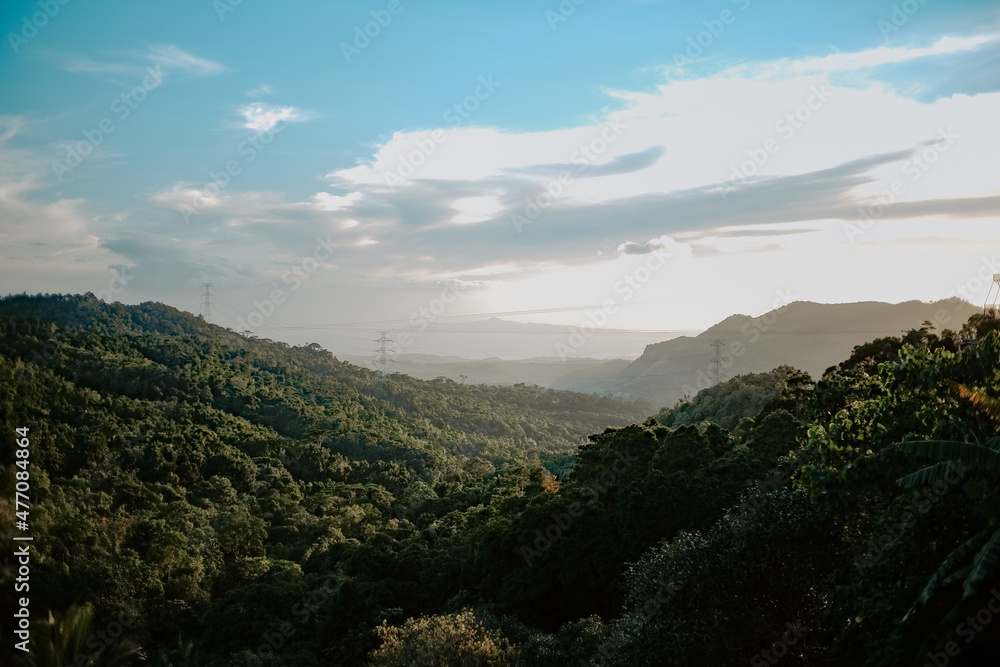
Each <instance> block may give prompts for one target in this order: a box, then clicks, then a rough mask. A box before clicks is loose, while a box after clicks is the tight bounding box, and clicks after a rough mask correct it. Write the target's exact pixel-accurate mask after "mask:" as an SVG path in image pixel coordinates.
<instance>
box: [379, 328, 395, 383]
mask: <svg viewBox="0 0 1000 667" xmlns="http://www.w3.org/2000/svg"><path fill="white" fill-rule="evenodd" d="M388 335H389V332H388V331H379V332H378V338H376V339H375V345H376V346H377V347H376V348H375V370H377V371H378V379H379V382H385V377H386V375H388V374H389V362H391V361H392V359H391V358H390V356H389V355H390V354H391V353H392V352H391V350H390V349H389V344H390V343H392V342H393V341H392V340H390V339H389V338H388Z"/></svg>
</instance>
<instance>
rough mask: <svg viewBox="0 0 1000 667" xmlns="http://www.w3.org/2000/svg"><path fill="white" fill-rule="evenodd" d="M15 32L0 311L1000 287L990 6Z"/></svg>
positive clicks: (286, 308) (383, 306) (650, 6)
mask: <svg viewBox="0 0 1000 667" xmlns="http://www.w3.org/2000/svg"><path fill="white" fill-rule="evenodd" d="M378 18H381V19H382V22H383V23H384V25H377V24H376V23H374V21H376V20H377V19H378ZM32 24H34V25H32ZM366 27H367V28H368V30H369V32H370V33H372V34H374V36H372V37H370V38H367V43H366V42H364V41H357V42H355V39H356V36H357V33H358V32H363V31H364V30H365V29H366ZM375 33H377V34H375ZM0 34H2V35H4V40H3V41H4V43H3V45H2V50H0V81H2V82H3V91H4V94H3V95H2V96H0V165H2V166H0V234H4V236H3V237H0V257H3V265H2V266H0V292H3V293H7V292H20V291H28V292H38V291H42V292H76V291H88V290H89V291H93V292H95V293H99V294H100V293H101V292H102V290H103V291H104V292H103V295H104V296H107V297H109V298H112V299H117V300H122V301H125V302H132V303H134V302H139V301H144V300H150V299H155V300H162V301H165V302H168V303H171V304H173V305H177V306H181V307H189V308H191V309H195V308H196V306H194V305H192V300H194V301H196V299H197V290H198V286H199V285H200V284H201V283H204V282H211V283H212V284H213V285H214V286H215V290H216V292H217V293H218V294H219V298H220V300H221V299H222V298H225V299H226V300H227V304H228V306H227V308H226V309H225V310H223V309H222V308H219V309H218V311H217V315H216V319H217V320H218V321H219V323H220V324H223V325H225V326H233V327H234V328H235V327H236V326H237V320H242V321H246V318H248V317H249V316H251V315H252V314H253V313H254V312H257V313H258V316H257V317H256V319H255V321H254V322H251V325H250V328H253V329H254V330H256V331H258V333H260V334H261V335H268V336H271V337H281V336H282V335H284V334H282V333H281V331H278V330H277V329H274V330H269V328H268V327H274V326H276V324H275V323H276V322H278V321H279V320H280V321H282V322H284V323H286V324H287V323H291V324H300V323H301V324H303V325H305V324H319V323H322V322H325V321H333V322H362V321H364V322H368V321H383V320H396V321H400V322H407V321H408V320H409V319H410V318H409V316H410V315H411V314H412V313H413V312H415V311H417V310H418V309H419V308H420V307H421V306H422V305H425V304H427V303H430V302H431V301H432V300H433V299H434V298H436V297H435V295H437V294H439V293H440V292H441V290H442V289H444V288H446V287H447V286H449V285H453V286H454V285H458V286H460V287H461V288H462V295H463V296H462V298H461V299H458V300H456V302H455V303H453V304H449V308H448V312H447V314H446V315H445V314H442V317H457V316H461V315H466V314H473V313H492V312H512V311H538V312H535V313H533V314H527V315H525V316H523V317H521V318H520V319H523V320H526V321H545V322H554V323H561V324H567V325H577V324H580V322H579V320H580V317H581V314H580V313H581V312H583V311H572V310H569V311H567V310H565V308H567V307H574V306H580V307H581V308H582V307H585V306H591V305H593V304H599V303H601V302H602V301H606V300H607V299H612V300H615V299H618V301H616V302H615V303H616V306H620V307H616V309H615V310H616V313H615V317H614V322H613V323H612V325H613V326H615V327H619V328H638V329H655V328H661V329H685V328H699V327H704V326H708V325H710V324H712V323H713V322H714V321H717V320H719V319H722V318H724V317H725V316H727V315H728V314H731V313H732V312H748V313H750V314H759V313H760V312H763V311H765V310H767V309H768V308H769V307H770V306H771V305H772V303H773V301H774V298H775V294H776V293H778V291H780V290H783V289H789V288H794V289H793V293H794V294H796V295H797V296H798V297H799V298H803V299H809V300H815V301H856V300H887V301H901V300H906V299H913V298H917V299H924V300H930V299H936V298H941V297H943V296H947V295H949V294H954V293H957V292H961V291H962V289H965V290H966V292H968V294H969V297H970V298H973V299H975V298H978V297H979V296H980V294H981V295H982V296H983V297H985V293H986V288H985V286H982V287H981V289H979V290H978V291H977V290H975V289H973V288H974V287H976V284H975V283H974V282H972V283H970V280H972V278H973V277H974V276H975V272H976V271H977V270H979V269H978V267H979V266H980V265H984V266H985V265H989V262H990V261H991V258H992V256H993V254H992V253H994V252H995V251H997V250H1000V243H998V239H1000V225H998V224H997V223H998V207H997V199H996V198H997V196H998V193H997V185H996V180H995V163H996V158H995V156H996V154H997V149H998V148H1000V137H998V131H997V129H996V118H997V117H1000V115H998V112H1000V102H998V99H1000V92H998V90H1000V39H998V38H1000V8H998V7H997V5H996V3H995V2H940V1H935V0H926V1H925V2H923V3H921V2H919V0H910V2H908V3H900V2H871V1H865V2H860V1H858V2H840V3H829V2H822V3H820V2H806V3H804V2H774V1H765V0H737V1H735V2H734V1H730V0H726V1H724V2H708V3H678V2H655V1H651V0H632V1H622V2H597V1H596V0H587V1H585V2H582V3H580V4H579V5H577V4H576V3H574V2H572V0H566V1H565V2H563V3H561V4H560V3H559V2H555V1H549V2H542V1H539V2H506V3H502V4H501V3H460V2H441V1H439V2H433V1H430V0H415V1H407V0H398V1H397V2H351V3H346V2H337V3H334V2H291V3H280V4H279V3H275V2H262V1H259V0H256V1H255V0H244V1H243V2H240V3H239V4H234V0H219V1H218V2H212V0H198V1H196V2H195V1H187V0H181V1H174V2H143V3H135V2H111V1H109V2H101V3H84V2H80V1H79V0H68V1H67V2H66V3H65V4H61V3H59V1H58V0H51V2H48V3H46V2H45V1H44V0H43V1H42V2H41V3H39V2H37V1H36V2H20V1H8V2H6V3H4V5H3V7H2V9H0ZM362 39H365V38H362ZM699 42H700V44H699ZM345 44H350V45H353V48H351V47H345ZM345 51H346V52H347V55H346V56H345ZM150 84H152V85H150ZM817 91H818V93H817ZM477 93H478V97H477ZM123 95H124V98H123V97H122V96H123ZM456 103H458V104H463V103H464V104H465V108H464V109H463V110H462V111H461V112H456V111H454V109H453V105H455V104H456ZM450 110H451V111H450ZM796 113H798V114H799V119H798V120H796V118H795V114H796ZM459 114H461V115H459ZM788 114H791V118H790V119H789V120H787V121H786V122H785V123H784V124H783V125H782V124H781V123H782V120H781V119H782V118H784V117H786V116H787V115H788ZM803 119H805V120H803ZM102 124H103V125H102ZM102 127H104V128H105V129H108V128H110V129H111V132H104V131H102V130H101V128H102ZM949 128H950V129H949ZM941 133H944V134H943V135H942V134H941ZM945 135H948V136H951V137H952V138H950V139H948V138H942V137H943V136H945ZM600 137H603V139H601V138H600ZM81 142H83V143H82V144H81ZM768 142H770V143H768ZM586 146H591V147H592V148H593V147H599V148H600V150H596V151H591V152H590V154H588V153H587V152H586V151H585V152H584V153H583V154H581V153H580V152H579V150H578V149H579V148H580V147H586ZM421 147H423V148H421ZM74 149H76V151H77V152H81V151H86V152H87V155H85V156H82V157H81V158H80V160H79V164H76V161H75V158H74V157H73V155H74ZM754 155H757V156H758V160H757V161H758V163H760V164H756V165H755V164H752V163H751V162H747V160H751V159H752V158H753V156H754ZM922 155H923V156H924V157H925V158H926V159H927V160H928V161H929V160H931V159H933V163H929V162H928V163H926V164H925V163H924V162H923V161H922V159H921V156H922ZM251 156H252V157H251ZM761 158H762V159H761ZM914 160H917V162H916V163H914V162H913V161H914ZM412 162H419V163H420V164H411V163H412ZM407 165H409V166H412V167H413V173H412V174H411V175H409V176H407V175H405V174H404V175H401V169H402V171H406V170H407V169H408V166H407ZM227 166H230V167H233V168H232V169H231V171H232V173H229V174H227V175H226V176H221V175H222V174H223V173H224V172H225V171H226V169H227ZM990 169H992V170H993V175H992V176H991V175H990V173H989V170H990ZM236 172H238V173H236ZM751 172H752V173H751ZM390 174H391V175H390ZM560 174H563V176H562V177H561V176H560ZM213 175H214V178H215V179H216V180H218V181H220V182H222V181H225V185H224V187H222V188H220V189H219V190H218V191H213V190H212V189H211V188H212V186H211V184H212V180H213ZM397 177H398V178H397ZM390 181H392V182H390ZM894 182H897V183H896V185H897V187H896V190H897V191H896V192H892V184H893V183H894ZM546 190H548V191H549V193H550V194H552V193H553V191H555V190H558V193H556V194H554V195H553V196H552V197H551V198H550V199H547V198H545V196H544V195H542V193H543V192H545V191H546ZM880 193H889V194H888V195H886V194H882V195H880ZM539 197H542V198H541V199H539ZM879 197H882V199H883V201H884V203H885V206H886V209H885V210H884V211H881V212H879V213H877V215H874V217H872V216H868V217H867V218H864V219H862V216H860V214H858V213H857V211H858V209H859V208H865V209H867V208H868V207H871V206H873V205H875V206H878V202H879ZM890 199H891V201H890ZM533 206H534V207H535V208H537V210H538V216H537V218H532V217H531V216H530V215H529V214H531V213H533V211H534V209H533V208H532V207H533ZM872 210H875V209H872ZM320 241H322V243H321V242H320ZM657 249H660V250H662V251H664V252H666V251H669V252H670V255H671V261H670V262H668V263H667V265H666V266H665V268H663V269H662V270H660V269H658V270H657V271H656V273H655V275H653V276H652V277H651V278H650V280H649V281H648V284H647V283H643V287H642V296H641V298H636V299H635V300H631V301H630V303H623V302H621V301H623V296H622V294H620V293H616V291H615V289H614V286H615V285H616V284H617V283H618V281H619V279H620V278H621V277H622V276H625V275H629V274H630V272H632V271H635V270H636V268H637V267H638V266H639V264H637V262H642V261H644V259H645V258H646V256H647V255H649V254H650V253H651V252H653V251H654V250H657ZM318 256H322V259H318ZM314 259H315V260H316V261H314ZM984 262H985V263H986V264H983V263H984ZM314 264H315V266H314ZM842 267H850V269H851V270H850V271H845V273H847V274H848V275H841V276H836V277H834V275H833V274H835V273H840V271H841V270H842ZM928 267H932V268H931V270H928ZM116 276H119V278H116ZM296 276H297V277H298V280H297V281H296V280H295V277H296ZM109 285H110V286H111V287H113V288H114V289H113V290H112V289H111V288H109ZM275 290H278V291H279V292H280V296H281V297H282V298H281V303H280V304H276V305H277V307H276V308H275V309H274V312H273V313H272V314H271V315H266V314H265V313H263V312H262V311H266V310H268V307H267V304H266V303H265V302H266V301H267V300H268V299H270V298H271V297H272V295H273V294H274V293H275ZM630 299H631V297H630ZM260 304H263V307H261V305H260ZM220 306H221V303H220ZM321 314H322V315H321ZM265 315H266V316H265ZM324 318H325V319H324ZM256 321H260V324H259V325H257V324H256V323H255V322H256ZM240 326H242V324H241V325H240ZM400 326H402V325H400ZM285 331H286V332H287V331H289V330H285ZM321 342H326V343H328V344H330V345H331V346H333V345H334V343H335V341H333V340H332V339H331V340H330V341H321Z"/></svg>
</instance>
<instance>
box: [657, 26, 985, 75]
mask: <svg viewBox="0 0 1000 667" xmlns="http://www.w3.org/2000/svg"><path fill="white" fill-rule="evenodd" d="M997 40H1000V34H992V35H977V36H974V37H941V38H940V39H938V40H937V41H936V42H934V43H933V44H931V45H929V46H879V47H876V48H874V49H865V50H863V51H854V52H849V53H831V54H828V55H825V56H819V57H806V58H781V59H779V60H773V61H769V62H765V63H747V64H745V65H740V66H737V67H731V68H729V69H728V71H727V74H728V75H731V76H732V75H738V76H747V75H753V76H758V77H759V76H795V75H808V74H826V73H830V72H848V71H852V70H862V69H871V68H875V67H881V66H883V65H894V64H898V63H904V62H909V61H912V60H918V59H921V58H929V57H934V56H948V55H955V54H959V53H963V52H966V51H972V50H974V49H977V48H979V47H980V46H982V45H984V44H989V43H990V42H994V41H997ZM670 71H676V70H672V69H669V68H668V72H670Z"/></svg>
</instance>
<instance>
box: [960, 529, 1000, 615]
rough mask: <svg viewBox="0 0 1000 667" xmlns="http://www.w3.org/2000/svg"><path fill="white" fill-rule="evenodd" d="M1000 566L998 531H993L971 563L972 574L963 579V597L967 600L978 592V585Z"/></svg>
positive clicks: (999, 530) (999, 532)
mask: <svg viewBox="0 0 1000 667" xmlns="http://www.w3.org/2000/svg"><path fill="white" fill-rule="evenodd" d="M998 566H1000V529H997V530H996V531H994V533H993V534H992V535H991V536H990V540H989V542H987V543H986V546H984V547H983V548H982V549H980V551H979V553H977V554H976V558H975V559H974V560H973V561H972V572H970V573H969V576H968V577H966V579H965V593H964V597H966V598H969V597H972V596H973V595H975V594H976V593H978V592H979V585H980V584H981V583H983V581H985V580H986V578H987V577H989V576H990V575H991V574H993V573H994V572H996V570H997V568H998Z"/></svg>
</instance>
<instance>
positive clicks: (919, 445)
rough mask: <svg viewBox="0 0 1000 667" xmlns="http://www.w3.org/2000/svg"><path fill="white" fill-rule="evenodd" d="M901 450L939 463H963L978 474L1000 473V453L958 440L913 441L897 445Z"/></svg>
mask: <svg viewBox="0 0 1000 667" xmlns="http://www.w3.org/2000/svg"><path fill="white" fill-rule="evenodd" d="M896 447H898V448H899V449H900V450H902V451H904V452H907V453H909V454H914V455H916V456H922V457H924V458H929V459H935V460H937V461H961V462H962V463H964V464H966V465H969V466H971V467H972V468H973V470H974V471H975V472H977V473H997V472H1000V451H997V450H994V449H990V448H989V447H984V446H983V445H980V444H977V443H973V442H960V441H958V440H913V441H907V442H899V443H896Z"/></svg>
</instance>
